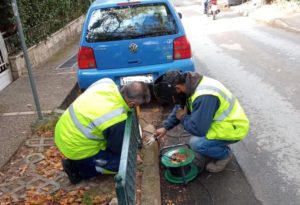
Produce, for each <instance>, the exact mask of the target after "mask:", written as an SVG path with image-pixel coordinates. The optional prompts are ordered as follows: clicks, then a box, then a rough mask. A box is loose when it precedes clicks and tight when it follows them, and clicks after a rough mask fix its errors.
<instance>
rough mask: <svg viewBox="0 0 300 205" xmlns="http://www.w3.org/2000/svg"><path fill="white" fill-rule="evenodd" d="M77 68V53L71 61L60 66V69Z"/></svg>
mask: <svg viewBox="0 0 300 205" xmlns="http://www.w3.org/2000/svg"><path fill="white" fill-rule="evenodd" d="M75 66H77V53H75V54H73V55H72V56H71V57H70V58H69V59H67V60H66V61H65V62H64V63H62V64H61V65H60V66H58V67H57V68H58V69H67V68H74V67H75Z"/></svg>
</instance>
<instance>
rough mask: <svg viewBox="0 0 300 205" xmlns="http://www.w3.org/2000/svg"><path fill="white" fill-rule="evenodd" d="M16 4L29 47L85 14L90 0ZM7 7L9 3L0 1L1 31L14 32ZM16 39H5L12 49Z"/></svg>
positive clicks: (21, 1) (20, 0)
mask: <svg viewBox="0 0 300 205" xmlns="http://www.w3.org/2000/svg"><path fill="white" fill-rule="evenodd" d="M2 1H3V0H2ZM17 3H18V8H19V13H20V18H21V21H22V26H23V30H24V35H25V38H26V44H27V47H30V46H32V45H34V44H36V43H38V42H40V41H43V40H45V39H46V38H47V37H48V36H49V35H51V34H52V33H54V32H56V31H57V30H59V29H60V28H62V27H64V26H65V25H66V24H67V23H69V22H71V21H72V20H74V19H76V18H78V17H79V16H81V15H82V14H85V13H86V11H87V9H88V7H89V5H90V0H17ZM10 4H11V2H10V0H4V4H1V6H0V13H1V16H0V19H1V25H3V26H1V31H2V32H4V31H9V32H8V33H13V32H14V33H16V27H15V21H14V18H13V15H12V14H13V12H12V8H11V5H10ZM3 29H5V30H3ZM11 30H13V31H11ZM17 38H18V37H17V35H16V34H15V35H14V37H12V38H9V40H8V43H9V44H13V46H14V47H15V46H16V45H15V44H16V40H17V41H18V39H17ZM10 46H11V45H10Z"/></svg>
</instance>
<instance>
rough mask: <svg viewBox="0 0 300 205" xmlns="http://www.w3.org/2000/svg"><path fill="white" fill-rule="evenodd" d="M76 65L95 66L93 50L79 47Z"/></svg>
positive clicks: (84, 67) (85, 67) (80, 66)
mask: <svg viewBox="0 0 300 205" xmlns="http://www.w3.org/2000/svg"><path fill="white" fill-rule="evenodd" d="M78 67H79V69H90V68H96V60H95V56H94V51H93V49H92V48H89V47H81V48H80V49H79V53H78Z"/></svg>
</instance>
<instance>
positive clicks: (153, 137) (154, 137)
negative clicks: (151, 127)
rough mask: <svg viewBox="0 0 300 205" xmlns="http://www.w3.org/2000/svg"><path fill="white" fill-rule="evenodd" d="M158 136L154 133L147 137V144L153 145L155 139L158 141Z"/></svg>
mask: <svg viewBox="0 0 300 205" xmlns="http://www.w3.org/2000/svg"><path fill="white" fill-rule="evenodd" d="M157 139H158V138H157V137H156V136H155V135H154V134H153V135H151V136H148V137H145V144H146V145H147V146H151V145H152V144H153V143H154V142H155V141H157Z"/></svg>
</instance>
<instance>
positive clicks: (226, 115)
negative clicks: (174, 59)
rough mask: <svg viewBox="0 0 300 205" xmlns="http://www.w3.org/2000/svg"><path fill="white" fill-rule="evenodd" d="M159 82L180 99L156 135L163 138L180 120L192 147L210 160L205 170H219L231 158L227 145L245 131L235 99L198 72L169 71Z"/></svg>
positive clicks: (236, 140) (220, 84)
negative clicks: (179, 102) (189, 135)
mask: <svg viewBox="0 0 300 205" xmlns="http://www.w3.org/2000/svg"><path fill="white" fill-rule="evenodd" d="M162 81H163V84H166V83H168V84H169V85H168V86H164V87H169V88H171V91H170V92H172V91H174V96H177V97H178V96H183V97H181V98H180V99H181V102H182V101H183V102H182V103H181V106H179V105H177V106H175V107H174V109H173V111H172V113H171V114H170V115H169V116H168V118H167V120H166V121H165V122H164V125H163V127H162V128H159V129H158V130H157V131H156V136H157V137H158V138H159V137H163V136H164V135H165V134H166V132H167V130H170V129H172V128H173V127H175V126H176V125H178V124H179V123H181V124H182V125H183V127H184V129H185V130H186V131H188V132H189V133H190V134H192V137H191V139H190V146H191V148H192V150H193V151H195V152H196V153H198V154H200V155H201V156H206V157H210V158H212V159H214V161H212V162H210V163H208V164H207V165H206V170H207V171H209V172H221V171H223V170H224V169H225V167H226V165H227V164H228V163H229V162H230V160H231V159H232V158H233V154H232V152H231V150H230V148H229V146H228V145H229V144H232V143H236V142H238V141H240V140H242V139H243V138H244V137H245V136H246V135H247V134H248V131H249V120H248V118H247V116H246V114H245V113H244V110H243V108H242V107H241V105H240V103H239V101H238V100H237V99H236V98H235V97H234V96H233V95H232V93H231V92H230V91H229V90H228V89H227V88H226V87H225V86H224V85H223V84H222V83H220V82H218V81H217V80H214V79H212V78H209V77H206V76H201V75H199V74H198V73H194V72H187V73H181V72H178V71H171V72H168V73H167V74H166V75H165V76H164V78H163V79H162ZM163 84H162V85H163ZM157 89H158V90H159V85H158V86H157ZM182 99H183V100H182Z"/></svg>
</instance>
